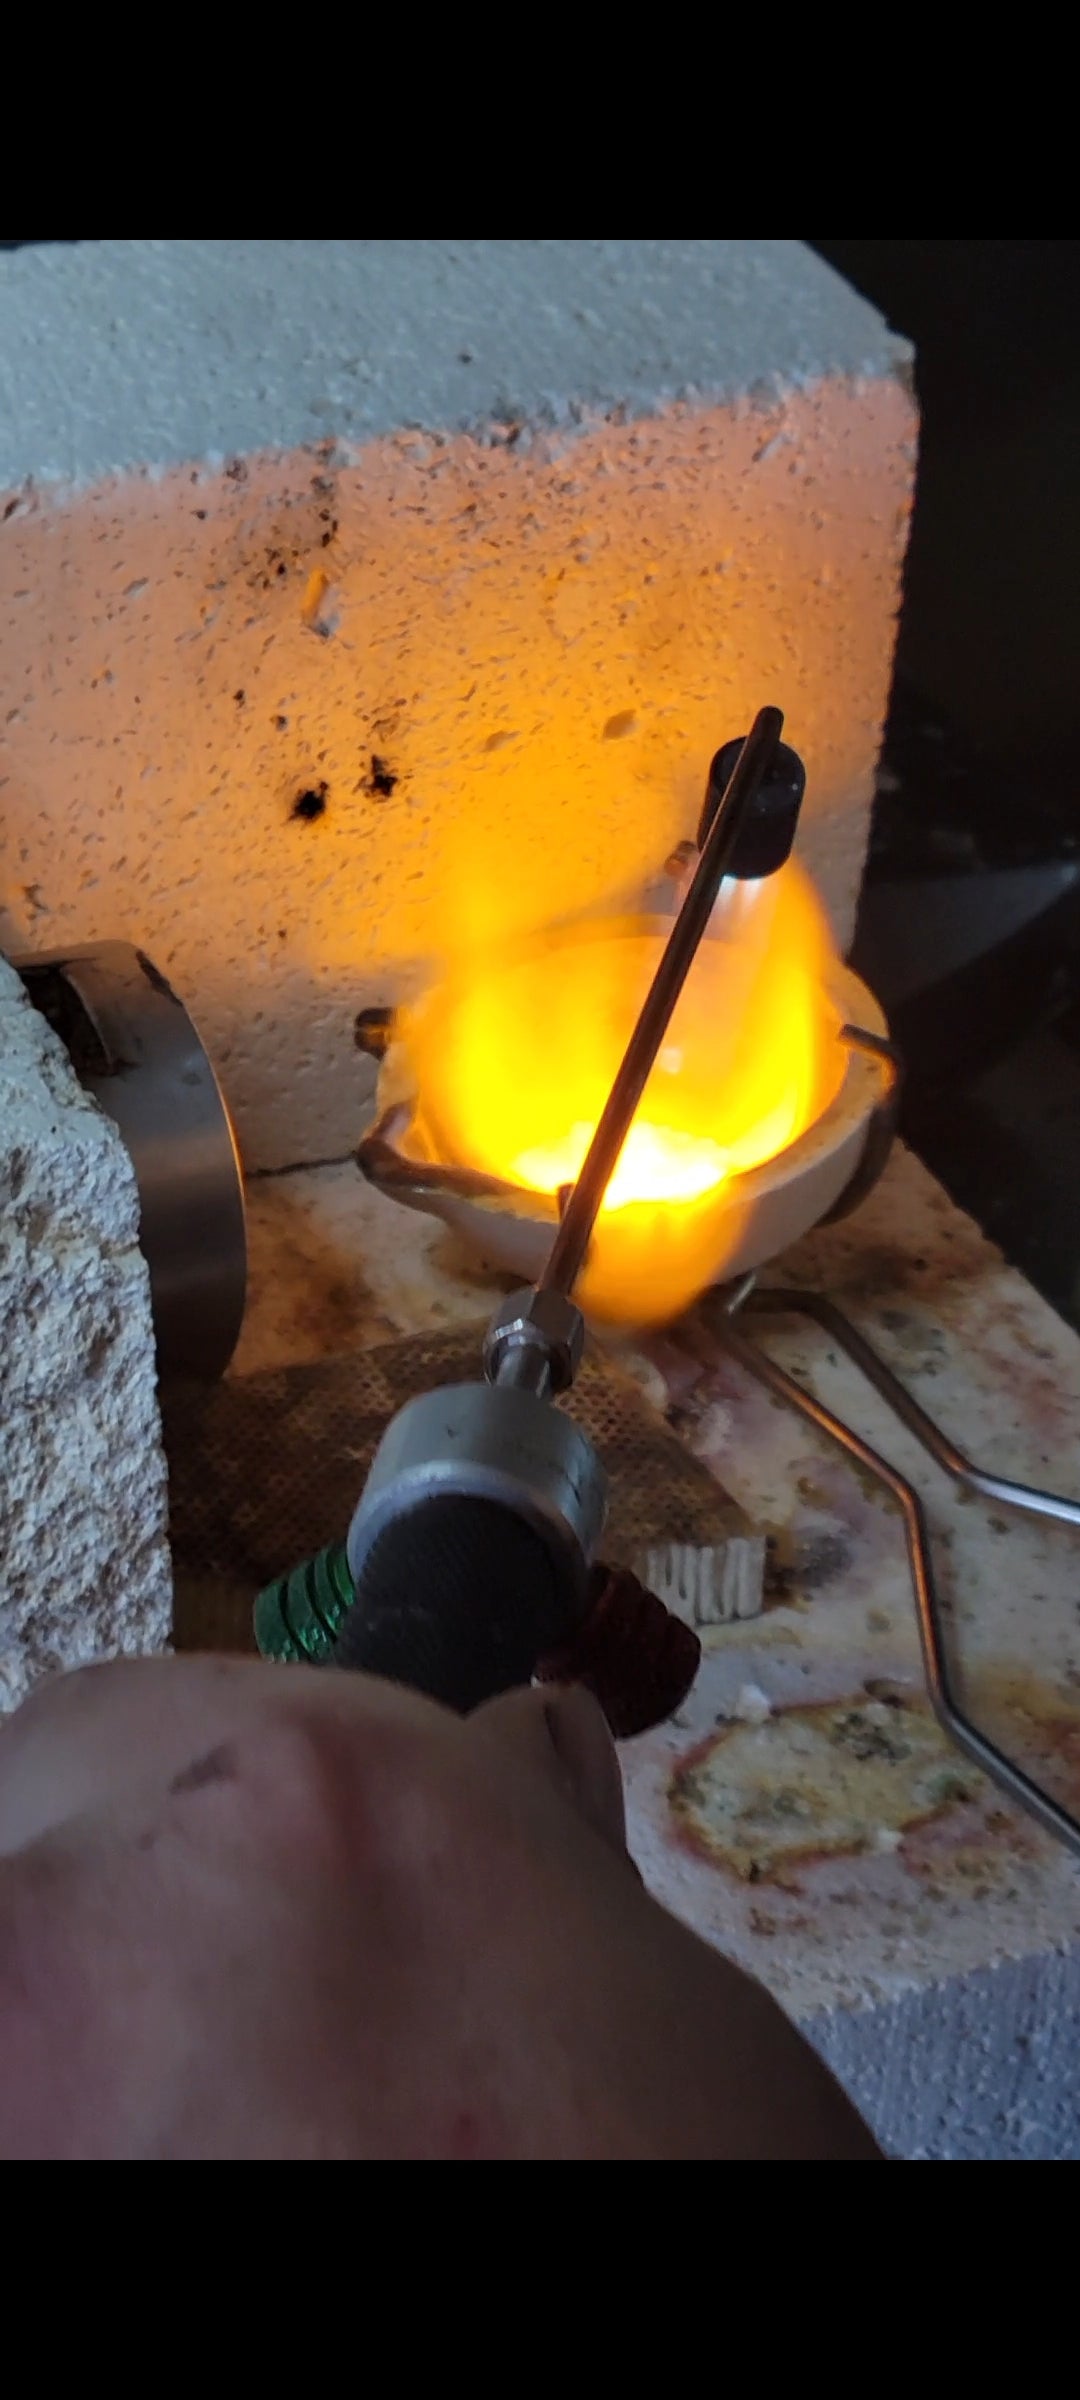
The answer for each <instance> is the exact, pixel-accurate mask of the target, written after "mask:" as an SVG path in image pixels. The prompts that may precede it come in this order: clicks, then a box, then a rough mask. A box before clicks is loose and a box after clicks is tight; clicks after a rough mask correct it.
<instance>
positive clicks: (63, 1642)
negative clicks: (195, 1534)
mask: <svg viewBox="0 0 1080 2400" xmlns="http://www.w3.org/2000/svg"><path fill="white" fill-rule="evenodd" d="M170 1607H171V1580H170V1570H169V1554H168V1548H167V1544H166V1485H165V1463H164V1458H163V1455H162V1450H161V1440H160V1428H159V1422H158V1409H157V1384H156V1372H155V1363H154V1339H153V1330H152V1326H151V1320H150V1289H149V1281H148V1277H147V1272H146V1267H145V1264H144V1262H143V1258H142V1254H141V1252H140V1250H139V1247H138V1198H137V1194H136V1190H135V1179H134V1175H133V1172H132V1168H131V1165H130V1162H129V1159H128V1155H127V1152H126V1150H125V1149H124V1147H123V1144H122V1142H121V1140H120V1137H119V1135H118V1134H117V1132H116V1131H115V1128H114V1127H113V1126H112V1125H111V1124H110V1122H109V1120H108V1119H107V1118H106V1117H105V1116H103V1114H102V1112H101V1110H100V1109H99V1108H98V1107H97V1106H96V1105H95V1103H94V1101H92V1100H90V1099H89V1098H88V1097H87V1095H86V1094H85V1093H84V1092H83V1091H82V1090H81V1089H80V1087H79V1085H78V1084H77V1082H76V1080H75V1077H74V1074H73V1072H72V1069H71V1065H70V1063H69V1061H68V1058H67V1056H66V1054H65V1052H64V1050H63V1048H62V1046H61V1044H60V1042H59V1040H58V1039H57V1036H56V1035H55V1034H54V1033H53V1032H52V1031H51V1030H50V1028H49V1026H48V1025H46V1023H45V1020H44V1018H43V1017H41V1016H39V1015H38V1014H37V1012H36V1010H35V1009H33V1008H31V1006H30V1003H29V1001H28V1000H27V998H26V995H25V993H24V991H23V987H22V984H21V983H20V981H19V978H18V976H17V975H16V974H15V972H14V970H13V968H11V967H10V966H9V965H8V964H7V961H6V960H5V959H2V958H0V1709H3V1708H9V1707H12V1706H13V1705H14V1703H15V1702H16V1701H17V1700H19V1699H21V1698H22V1696H23V1694H24V1692H26V1691H27V1690H28V1689H29V1687H30V1685H31V1684H32V1683H33V1682H34V1681H35V1679H36V1677H37V1676H38V1675H39V1674H41V1673H42V1672H43V1670H44V1669H46V1668H48V1667H57V1666H75V1665H77V1664H79V1663H81V1662H82V1661H84V1660H87V1659H91V1658H102V1657H108V1656H110V1655H112V1654H114V1653H116V1652H117V1651H141V1650H158V1649H161V1648H162V1647H163V1646H164V1644H165V1643H166V1642H167V1641H168V1638H169V1625H170Z"/></svg>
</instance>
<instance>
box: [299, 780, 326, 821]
mask: <svg viewBox="0 0 1080 2400" xmlns="http://www.w3.org/2000/svg"><path fill="white" fill-rule="evenodd" d="M328 788H329V787H328V786H327V785H326V784H325V783H313V784H311V785H310V786H309V788H308V790H307V791H306V792H298V793H297V796H296V798H295V800H294V801H293V804H292V809H291V812H290V813H291V815H293V816H294V817H299V818H300V820H301V822H302V823H303V824H305V825H313V824H314V822H315V819H316V817H322V816H325V814H326V801H327V793H328Z"/></svg>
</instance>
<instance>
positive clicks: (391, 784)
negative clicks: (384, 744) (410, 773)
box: [368, 750, 398, 800]
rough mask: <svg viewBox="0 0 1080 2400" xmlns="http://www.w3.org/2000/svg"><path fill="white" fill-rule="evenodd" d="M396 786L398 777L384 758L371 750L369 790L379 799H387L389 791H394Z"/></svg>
mask: <svg viewBox="0 0 1080 2400" xmlns="http://www.w3.org/2000/svg"><path fill="white" fill-rule="evenodd" d="M397 786H398V778H397V776H396V775H395V773H394V770H393V768H392V767H390V766H388V765H387V762H386V760H385V758H380V757H379V756H378V754H377V752H376V751H374V750H373V751H372V753H371V782H370V784H369V787H368V788H369V790H370V791H372V792H374V793H375V794H376V795H377V797H378V798H379V799H380V800H389V798H390V794H391V792H396V790H397Z"/></svg>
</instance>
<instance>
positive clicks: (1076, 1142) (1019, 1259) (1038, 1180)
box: [0, 240, 1080, 1324]
mask: <svg viewBox="0 0 1080 2400" xmlns="http://www.w3.org/2000/svg"><path fill="white" fill-rule="evenodd" d="M21 246H22V245H20V244H19V243H15V242H3V243H0V249H18V248H20V247H21ZM811 247H812V248H813V249H815V250H817V251H818V252H820V254H821V256H822V257H823V258H825V259H827V260H828V262H829V263H830V265H832V266H833V267H835V268H837V269H838V271H839V272H840V273H841V274H843V275H846V276H847V277H848V279H849V281H851V282H852V283H853V284H855V285H856V287H857V288H858V289H859V290H860V291H861V292H863V293H864V294H865V296H866V297H867V298H868V299H869V300H872V301H873V302H874V303H875V305H876V306H877V307H878V308H879V309H880V310H881V311H882V313H883V315H885V316H886V317H887V318H888V319H889V320H890V322H891V323H892V324H893V325H894V326H896V327H897V328H898V329H899V330H900V331H901V332H903V333H905V334H907V335H908V336H909V337H910V339H911V340H912V341H913V342H914V343H915V345H916V353H917V366H916V381H917V387H918V394H919V403H920V408H921V412H922V436H921V447H920V462H919V476H918V490H917V499H916V507H915V516H914V522H913V526H912V536H911V547H910V552H909V557H908V563H907V570H906V576H905V591H904V605H903V611H902V616H901V623H900V632H899V641H898V647H897V660H896V678H895V684H894V690H893V696H892V705H891V710H890V717H889V724H888V729H887V734H886V740H885V746H884V752H883V757H882V766H881V774H880V778H879V789H878V796H877V802H876V806H875V815H874V824H873V831H872V837H871V850H870V861H869V868H868V874H867V881H866V886H865V890H864V895H863V902H862V907H861V910H860V919H859V927H858V932H857V936H856V942H855V948H854V953H853V956H854V961H855V964H856V966H857V967H858V968H859V971H860V972H861V973H862V974H863V975H864V976H865V977H866V979H867V981H868V982H869V983H871V984H872V985H873V986H874V988H875V989H876V990H877V991H878V992H879V994H880V997H881V999H882V1001H883V1004H884V1006H885V1008H886V1010H887V1012H888V1015H889V1017H890V1021H891V1023H892V1026H893V1029H894V1032H895V1033H896V1035H897V1038H898V1040H899V1042H900V1045H901V1048H902V1050H903V1053H904V1057H905V1062H906V1067H907V1080H906V1093H905V1100H904V1114H903V1129H904V1131H905V1133H906V1135H907V1137H908V1139H909V1140H910V1141H911V1142H912V1143H913V1145H914V1147H915V1148H916V1149H917V1150H918V1151H919V1152H920V1154H921V1155H922V1156H923V1157H924V1158H925V1159H926V1161H927V1163H928V1164H929V1165H930V1166H931V1167H932V1168H933V1170H934V1172H935V1173H936V1174H937V1175H939V1176H940V1177H941V1179H942V1181H943V1182H944V1183H945V1184H946V1186H947V1187H948V1189H949V1190H950V1191H951V1192H952V1193H953V1195H954V1197H955V1198H956V1199H957V1200H959V1201H960V1203H961V1205H962V1206H964V1207H966V1208H968V1209H970V1210H971V1212H972V1214H973V1215H974V1216H976V1217H977V1218H978V1220H979V1222H980V1223H981V1224H982V1225H983V1226H984V1227H985V1229H986V1230H987V1231H988V1232H989V1233H990V1234H992V1235H993V1237H994V1238H995V1239H996V1240H998V1241H999V1242H1000V1243H1001V1244H1002V1247H1003V1248H1004V1249H1005V1250H1006V1252H1007V1254H1008V1255H1009V1256H1010V1257H1011V1258H1013V1259H1014V1260H1015V1261H1016V1263H1017V1264H1018V1265H1020V1266H1022V1267H1023V1269H1024V1271H1025V1272H1026V1273H1027V1274H1028V1275H1030V1277H1031V1279H1032V1281H1033V1282H1035V1283H1036V1284H1037V1285H1038V1286H1039V1288H1040V1289H1041V1290H1042V1291H1043V1292H1044V1293H1045V1295H1046V1297H1047V1298H1048V1299H1050V1300H1051V1301H1052V1303H1053V1304H1054V1306H1055V1307H1057V1308H1058V1309H1059V1310H1060V1311H1061V1312H1062V1314H1063V1315H1065V1316H1067V1317H1068V1318H1069V1319H1070V1321H1071V1322H1072V1323H1074V1324H1080V772H1078V767H1077V761H1078V759H1080V672H1078V665H1080V241H1071V240H1070V241H876V242H846V241H818V242H814V243H812V245H811Z"/></svg>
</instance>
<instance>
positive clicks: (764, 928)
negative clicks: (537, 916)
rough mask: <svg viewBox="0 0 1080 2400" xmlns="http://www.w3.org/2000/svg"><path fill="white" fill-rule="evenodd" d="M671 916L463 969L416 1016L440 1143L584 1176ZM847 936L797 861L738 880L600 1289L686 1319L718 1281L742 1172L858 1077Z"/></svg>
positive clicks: (693, 982)
mask: <svg viewBox="0 0 1080 2400" xmlns="http://www.w3.org/2000/svg"><path fill="white" fill-rule="evenodd" d="M664 931H665V929H664V928H663V927H661V926H659V925H658V923H657V921H656V920H644V919H641V920H637V921H636V922H627V923H626V924H624V925H615V926H609V927H606V928H598V927H596V926H593V927H591V928H590V929H588V930H587V931H585V932H578V933H575V934H574V935H572V936H566V935H563V936H562V937H561V938H559V939H556V938H554V937H552V938H550V939H549V940H547V941H542V942H540V943H538V944H536V945H534V946H533V947H531V948H528V949H525V948H522V949H520V950H519V951H518V953H517V954H516V955H514V956H513V957H510V958H507V957H505V956H504V957H502V958H501V959H498V960H494V959H490V958H489V959H488V960H486V961H482V962H481V963H479V964H478V965H477V964H474V965H472V966H471V967H469V966H467V965H465V964H459V965H458V967H457V968H456V970H455V971H454V972H453V973H452V974H451V975H450V977H449V978H448V980H447V982H446V983H445V984H443V985H442V986H441V987H440V989H439V990H438V991H437V992H436V993H434V994H432V995H431V996H430V998H429V1000H428V1001H427V1002H426V1003H425V1004H424V1005H423V1007H422V1008H421V1009H420V1010H418V1011H417V1012H416V1013H415V1015H414V1016H413V1018H412V1019H411V1021H410V1022H409V1023H408V1024H407V1025H406V1027H405V1034H406V1039H407V1041H408V1043H409V1045H410V1048H411V1052H412V1061H413V1069H414V1072H415V1076H416V1081H417V1086H418V1090H419V1094H420V1107H419V1121H420V1124H421V1126H422V1128H423V1132H424V1135H425V1138H426V1140H427V1141H428V1142H430V1144H431V1146H432V1149H433V1151H434V1153H435V1155H437V1156H440V1157H443V1158H446V1159H452V1160H454V1161H455V1162H456V1163H459V1164H462V1165H468V1166H471V1167H478V1168H482V1169H484V1170H486V1171H487V1172H488V1173H490V1174H495V1175H499V1176H502V1177H505V1178H506V1179H507V1180H508V1181H510V1182H512V1183H516V1184H518V1185H520V1186H522V1187H523V1188H524V1189H526V1190H528V1191H532V1192H536V1193H544V1194H546V1195H552V1194H554V1193H557V1192H558V1190H559V1188H560V1186H562V1185H564V1184H567V1183H570V1182H572V1181H573V1179H574V1177H575V1175H576V1174H577V1172H578V1169H579V1168H580V1166H581V1162H582V1159H583V1158H584V1155H585V1151H586V1149H587V1147H588V1143H589V1140H590V1138H591V1135H592V1133H593V1130H594V1128H595V1125H596V1122H597V1119H598V1116H599V1113H600V1110H601V1108H602V1106H603V1103H604V1100H605V1098H606V1096H607V1093H608V1090H609V1088H610V1085H611V1081H612V1078H613V1076H614V1074H615V1070H616V1068H617V1066H618V1064H619V1060H620V1058H621V1056H622V1053H623V1050H624V1048H625V1045H626V1041H627V1039H628V1036H629V1034H630V1031H631V1028H632V1026H633V1023H634V1019H635V1017H636V1015H637V1011H638V1009H639V1007H640V1005H641V1001H642V999H643V997H644V994H645V992H646V990H647V989H648V985H649V982H650V980H651V977H652V974H653V972H654V970H655V966H656V963H657V960H658V958H659V955H660V950H661V947H662V943H663V940H664ZM834 957H835V953H834V951H833V947H832V943H831V938H830V935H829V931H828V926H827V922H826V919H825V916H824V913H823V910H822V908H821V905H820V902H819V901H818V898H817V895H816V893H815V891H814V887H813V885H812V884H811V882H810V880H809V878H808V877H807V875H806V874H805V873H804V872H803V870H802V869H801V868H800V867H798V866H797V865H796V864H795V862H794V861H791V862H789V864H788V865H787V866H786V867H785V868H784V869H783V870H782V871H781V872H780V874H778V875H775V876H772V877H771V878H770V879H769V880H768V881H767V882H764V883H759V884H735V883H729V884H727V885H725V887H724V890H723V892H722V893H721V898H720V903H719V907H718V910H717V913H716V916H715V917H714V919H713V923H712V926H711V927H710V933H709V937H708V938H707V939H706V941H705V942H704V943H703V944H702V946H701V949H700V950H699V952H698V955H697V958H696V959H695V961H694V965H693V967H692V968H691V971H690V976H689V978H688V981H687V984H686V986H685V988H684V990H683V993H682V995H681V997H680V1000H679V1002H678V1005H677V1007H676V1010H675V1013H674V1015H673V1017H672V1021H671V1025H670V1027H669V1029H668V1033H667V1035H666V1037H665V1040H664V1043H663V1045H662V1048H661V1051H660V1055H659V1057H658V1058H657V1061H656V1064H655V1066H654V1068H653V1071H652V1074H651V1075H650V1077H649V1081H648V1084H647V1085H646V1088H645V1092H644V1095H643V1098H642V1102H641V1106H640V1108H639V1110H638V1114H637V1117H636V1119H635V1122H634V1124H633V1126H632V1128H631V1131H630V1134H629V1136H628V1139H627V1141H626V1144H625V1146H624V1149H623V1153H622V1156H621V1158H620V1160H619V1162H618V1165H617V1167H616V1169H615V1172H614V1175H613V1176H612V1179H611V1183H610V1185H609V1188H608V1192H607V1195H606V1198H605V1201H604V1205H603V1208H602V1210H601V1213H600V1218H599V1221H598V1224H597V1229H596V1234H595V1237H594V1243H593V1250H592V1253H591V1256H590V1260H589V1264H588V1266H587V1268H586V1270H585V1274H584V1276H583V1277H582V1283H581V1292H580V1297H581V1299H582V1303H583V1305H585V1306H586V1307H589V1308H591V1309H592V1310H593V1312H594V1313H596V1314H599V1315H603V1316H608V1317H613V1318H615V1319H616V1320H620V1321H629V1320H631V1319H633V1320H636V1321H638V1322H641V1321H644V1320H645V1319H650V1320H653V1321H658V1320H659V1319H660V1318H662V1317H664V1316H670V1315H672V1314H674V1313H676V1312H677V1310H678V1309H679V1308H681V1307H685V1306H686V1305H687V1304H688V1302H689V1300H690V1299H692V1298H693V1297H695V1296H696V1293H697V1291H699V1290H700V1289H701V1288H702V1287H703V1286H704V1284H706V1283H707V1282H709V1281H710V1280H712V1279H713V1277H714V1274H715V1272H716V1269H715V1267H714V1265H713V1263H712V1255H713V1251H714V1250H715V1247H716V1219H717V1213H718V1210H719V1209H722V1208H723V1207H724V1206H725V1205H726V1200H727V1196H728V1191H727V1187H729V1186H730V1184H731V1180H732V1178H733V1177H736V1176H739V1175H745V1174H746V1173H747V1172H748V1171H749V1170H751V1169H752V1168H754V1167H756V1166H758V1165H760V1164H761V1163H762V1162H763V1161H764V1160H766V1159H769V1158H772V1157H774V1156H775V1155H776V1154H777V1152H779V1151H781V1150H783V1149H786V1148H787V1146H788V1145H789V1144H790V1143H791V1142H793V1141H795V1140H797V1138H798V1136H799V1135H800V1134H801V1133H803V1132H804V1131H805V1130H806V1128H807V1126H809V1125H811V1124H812V1123H813V1122H814V1121H815V1119H816V1118H817V1117H818V1116H819V1115H820V1114H821V1112H822V1110H823V1109H824V1108H826V1107H827V1106H828V1103H829V1101H830V1100H831V1099H832V1097H833V1095H834V1093H835V1092H836V1090H837V1089H838V1088H839V1084H840V1080H841V1073H842V1054H841V1052H840V1049H839V1045H838V1044H837V1041H836V1032H837V1017H836V1012H835V1009H834V1008H833V1007H832V1005H831V1003H830V1001H829V999H828V996H827V982H828V974H829V969H830V965H831V964H832V963H833V961H834Z"/></svg>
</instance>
